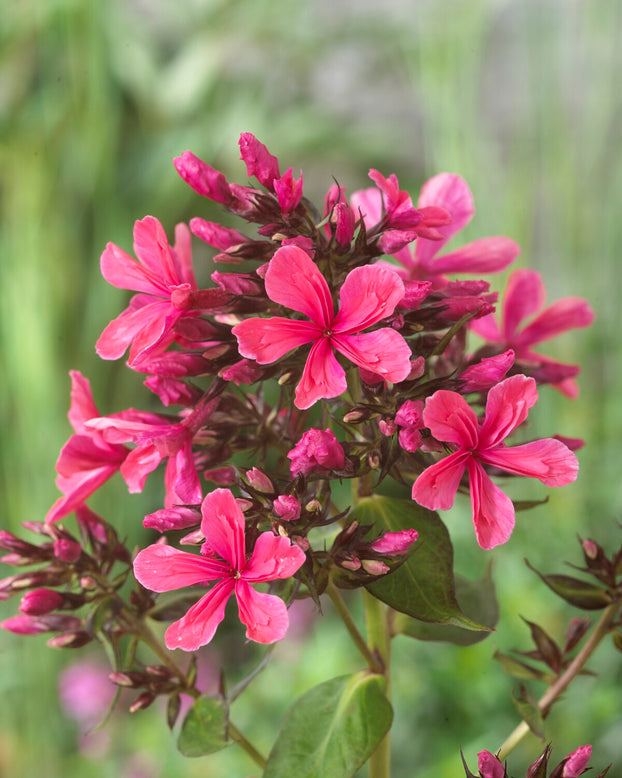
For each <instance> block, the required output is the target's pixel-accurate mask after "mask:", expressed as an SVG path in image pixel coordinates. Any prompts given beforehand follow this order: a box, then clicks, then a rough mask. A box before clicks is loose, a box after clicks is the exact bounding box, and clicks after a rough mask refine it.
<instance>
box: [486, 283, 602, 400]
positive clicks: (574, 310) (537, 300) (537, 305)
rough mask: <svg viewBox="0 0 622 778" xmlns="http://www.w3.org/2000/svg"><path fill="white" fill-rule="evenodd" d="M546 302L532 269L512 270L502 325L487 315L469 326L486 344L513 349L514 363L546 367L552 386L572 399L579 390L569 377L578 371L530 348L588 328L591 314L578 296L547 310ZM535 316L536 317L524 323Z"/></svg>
mask: <svg viewBox="0 0 622 778" xmlns="http://www.w3.org/2000/svg"><path fill="white" fill-rule="evenodd" d="M545 300H546V289H545V287H544V283H543V281H542V277H541V276H540V274H539V273H537V272H536V271H535V270H515V271H514V272H513V273H512V274H511V275H510V278H509V280H508V284H507V287H506V289H505V297H504V299H503V309H502V320H501V324H500V325H498V324H497V322H496V321H495V317H494V316H493V315H492V314H490V315H488V316H485V317H483V318H481V319H477V320H476V321H473V322H472V323H471V327H472V329H473V330H474V332H477V334H478V335H480V336H481V337H482V338H484V339H485V340H487V341H488V342H489V343H494V344H496V345H498V346H500V347H501V348H504V349H506V348H511V349H513V350H514V352H515V354H516V361H517V362H518V361H521V362H523V363H526V365H535V366H542V365H543V366H544V367H545V368H548V370H549V372H550V373H551V377H550V378H552V381H551V382H552V383H553V386H555V388H556V389H559V391H560V392H562V394H565V395H566V396H567V397H572V398H574V397H576V396H577V395H578V391H579V390H578V388H577V384H576V382H575V381H574V380H573V378H572V376H573V375H576V373H578V372H579V370H578V368H577V367H575V366H574V365H565V364H563V363H561V362H557V361H556V360H554V359H551V358H550V357H545V356H543V355H542V354H539V353H538V352H536V351H533V350H532V348H531V347H532V346H535V345H537V344H538V343H542V342H543V341H545V340H550V339H551V338H554V337H555V336H556V335H561V334H562V333H563V332H568V330H572V329H575V328H577V327H589V325H590V324H591V323H592V322H593V321H594V312H593V311H592V309H591V307H590V305H589V303H588V302H587V300H583V299H582V298H580V297H565V298H563V299H561V300H558V301H557V302H555V303H553V304H552V305H549V306H548V307H547V308H544V303H545ZM534 314H535V318H532V319H531V321H530V322H529V323H527V324H524V322H525V320H526V319H528V318H529V317H530V316H533V315H534ZM521 325H522V326H521ZM554 368H557V370H555V369H554Z"/></svg>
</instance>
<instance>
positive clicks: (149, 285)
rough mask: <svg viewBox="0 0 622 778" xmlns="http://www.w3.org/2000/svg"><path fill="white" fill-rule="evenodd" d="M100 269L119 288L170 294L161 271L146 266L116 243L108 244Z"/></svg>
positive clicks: (161, 294)
mask: <svg viewBox="0 0 622 778" xmlns="http://www.w3.org/2000/svg"><path fill="white" fill-rule="evenodd" d="M100 269H101V274H102V275H103V277H104V278H105V279H106V281H108V283H109V284H112V286H116V287H117V289H133V290H134V291H136V292H147V294H155V295H158V296H160V297H161V296H165V295H167V294H168V290H167V288H166V284H165V283H164V282H163V281H162V279H161V277H160V275H159V273H154V272H153V271H152V270H150V269H149V268H147V267H144V266H143V265H142V264H141V263H140V262H137V261H136V260H135V259H134V257H132V256H131V255H130V254H128V253H127V252H126V251H123V249H122V248H120V247H119V246H117V245H116V244H115V243H108V244H107V245H106V248H105V249H104V251H103V253H102V255H101V259H100Z"/></svg>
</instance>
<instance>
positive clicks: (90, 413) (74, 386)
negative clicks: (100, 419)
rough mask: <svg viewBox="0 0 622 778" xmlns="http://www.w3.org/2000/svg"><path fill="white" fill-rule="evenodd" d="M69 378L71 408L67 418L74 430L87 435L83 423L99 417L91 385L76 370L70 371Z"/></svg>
mask: <svg viewBox="0 0 622 778" xmlns="http://www.w3.org/2000/svg"><path fill="white" fill-rule="evenodd" d="M69 375H70V377H71V407H70V409H69V413H68V414H67V416H68V417H69V421H70V423H71V426H72V427H73V428H74V430H75V431H76V432H77V433H78V434H80V433H86V434H88V432H87V430H86V427H85V426H84V422H85V421H88V420H89V419H92V418H93V417H94V416H99V411H98V410H97V406H96V405H95V402H94V400H93V393H92V392H91V384H90V382H89V380H88V378H85V377H84V376H83V375H82V373H80V372H79V371H78V370H70V371H69Z"/></svg>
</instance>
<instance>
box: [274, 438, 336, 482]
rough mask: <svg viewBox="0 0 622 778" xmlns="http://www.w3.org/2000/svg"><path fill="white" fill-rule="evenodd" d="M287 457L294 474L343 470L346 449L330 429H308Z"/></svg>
mask: <svg viewBox="0 0 622 778" xmlns="http://www.w3.org/2000/svg"><path fill="white" fill-rule="evenodd" d="M287 457H288V459H291V465H290V471H291V474H292V476H296V475H298V474H299V473H302V475H309V474H310V473H327V472H329V471H330V470H343V467H344V465H345V453H344V450H343V448H342V446H341V443H339V441H338V440H337V438H336V437H335V435H334V433H333V432H332V430H330V429H326V430H318V429H313V428H311V429H310V430H307V432H305V433H304V434H303V436H302V437H301V438H300V440H299V441H298V443H297V444H296V446H295V447H294V448H293V449H292V450H291V451H290V452H289V453H288V454H287Z"/></svg>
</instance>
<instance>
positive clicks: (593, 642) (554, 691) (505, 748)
mask: <svg viewBox="0 0 622 778" xmlns="http://www.w3.org/2000/svg"><path fill="white" fill-rule="evenodd" d="M619 608H620V603H619V602H614V603H612V604H611V605H609V606H608V607H607V608H605V610H604V611H603V614H602V616H601V617H600V619H599V620H598V623H597V624H596V626H595V628H594V631H593V632H592V634H591V635H590V637H589V638H588V640H587V641H586V643H585V645H584V646H583V648H582V649H581V651H579V653H578V654H577V655H576V657H575V658H574V659H573V660H572V662H571V663H570V664H569V665H568V667H567V668H566V669H565V670H564V672H563V673H562V674H561V675H560V676H559V677H558V678H557V679H556V680H555V681H554V682H553V683H552V684H551V685H550V686H549V688H548V689H547V690H546V691H545V692H544V694H543V695H542V697H541V698H540V699H539V700H538V708H539V709H540V710H541V711H542V714H543V715H546V714H547V713H548V712H549V710H550V709H551V706H552V705H553V703H554V702H555V700H557V698H558V697H559V696H560V695H561V694H562V693H563V692H564V691H565V690H566V689H567V688H568V686H569V684H570V683H571V682H572V680H573V679H574V678H576V676H577V675H578V674H579V672H580V671H581V670H582V669H583V667H584V666H585V664H586V663H587V660H588V659H589V658H590V657H591V656H592V654H593V653H594V651H595V649H596V647H597V646H598V645H599V643H600V642H601V641H602V640H603V638H604V637H606V635H607V634H608V633H609V631H610V629H611V625H612V623H613V621H614V620H615V618H616V615H617V613H618V609H619ZM528 732H529V726H528V725H527V723H526V722H524V721H521V723H520V724H519V725H518V726H517V727H516V729H515V730H514V731H513V732H512V733H511V734H510V735H509V737H508V738H507V739H506V740H505V742H504V743H503V744H502V745H501V747H500V749H499V751H498V754H497V756H498V758H499V759H500V760H501V761H503V760H504V759H505V758H506V757H507V755H508V754H509V753H511V752H512V751H513V750H514V748H516V746H517V745H518V744H519V743H520V742H521V740H522V739H523V738H524V737H525V735H527V733H528Z"/></svg>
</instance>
